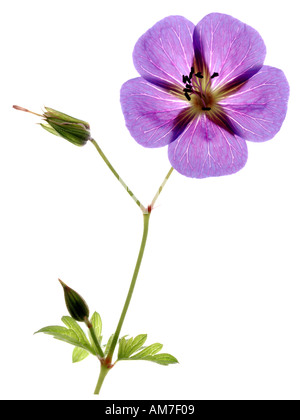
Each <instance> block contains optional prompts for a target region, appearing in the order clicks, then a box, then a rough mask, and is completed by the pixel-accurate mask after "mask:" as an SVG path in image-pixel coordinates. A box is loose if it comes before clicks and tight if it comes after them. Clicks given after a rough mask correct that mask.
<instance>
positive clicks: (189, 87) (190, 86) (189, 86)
mask: <svg viewBox="0 0 300 420" xmlns="http://www.w3.org/2000/svg"><path fill="white" fill-rule="evenodd" d="M185 87H186V88H187V89H192V87H193V86H192V85H189V84H188V83H187V84H186V86H185Z"/></svg>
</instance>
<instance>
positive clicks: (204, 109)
mask: <svg viewBox="0 0 300 420" xmlns="http://www.w3.org/2000/svg"><path fill="white" fill-rule="evenodd" d="M210 110H211V108H206V107H203V108H202V111H210Z"/></svg>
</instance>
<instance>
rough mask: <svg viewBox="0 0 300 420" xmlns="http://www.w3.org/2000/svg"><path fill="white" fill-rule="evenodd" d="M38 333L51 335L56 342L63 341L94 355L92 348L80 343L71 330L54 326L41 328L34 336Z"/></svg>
mask: <svg viewBox="0 0 300 420" xmlns="http://www.w3.org/2000/svg"><path fill="white" fill-rule="evenodd" d="M38 333H44V334H48V335H52V336H53V338H55V339H56V340H60V341H64V342H65V343H68V344H72V345H73V346H75V347H80V348H83V349H84V350H87V351H89V352H90V353H92V354H93V355H95V351H94V349H93V348H92V346H91V345H90V344H89V343H88V346H87V345H86V344H84V343H82V342H81V341H80V340H79V338H78V335H77V334H76V333H75V332H74V331H73V330H72V329H68V328H65V327H61V326H59V325H55V326H49V327H45V328H42V329H40V330H39V331H37V332H36V333H35V334H38Z"/></svg>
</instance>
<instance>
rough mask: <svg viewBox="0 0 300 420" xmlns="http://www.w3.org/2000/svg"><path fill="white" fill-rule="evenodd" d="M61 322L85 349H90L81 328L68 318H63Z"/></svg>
mask: <svg viewBox="0 0 300 420" xmlns="http://www.w3.org/2000/svg"><path fill="white" fill-rule="evenodd" d="M61 320H62V322H63V323H64V324H65V325H66V326H67V327H68V328H69V329H70V330H72V331H74V333H75V334H76V335H77V338H78V340H79V341H80V342H81V343H82V344H83V345H84V346H85V347H86V348H90V343H89V341H88V339H87V337H86V335H85V333H84V332H83V330H82V328H81V326H80V325H79V324H78V323H77V322H76V321H75V319H73V318H71V317H70V316H63V317H62V319H61Z"/></svg>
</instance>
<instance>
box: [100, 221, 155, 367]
mask: <svg viewBox="0 0 300 420" xmlns="http://www.w3.org/2000/svg"><path fill="white" fill-rule="evenodd" d="M143 218H144V231H143V238H142V242H141V246H140V251H139V255H138V258H137V262H136V265H135V269H134V273H133V277H132V280H131V284H130V288H129V291H128V294H127V298H126V301H125V304H124V307H123V310H122V313H121V317H120V320H119V323H118V325H117V328H116V332H115V334H114V337H113V340H112V343H111V346H110V349H109V352H108V355H107V359H108V360H110V361H111V360H112V357H113V354H114V351H115V348H116V345H117V342H118V339H119V336H120V332H121V328H122V325H123V322H124V319H125V316H126V313H127V310H128V307H129V304H130V301H131V298H132V294H133V291H134V287H135V284H136V280H137V276H138V274H139V270H140V266H141V262H142V259H143V255H144V251H145V246H146V242H147V236H148V229H149V219H150V213H144V214H143Z"/></svg>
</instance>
